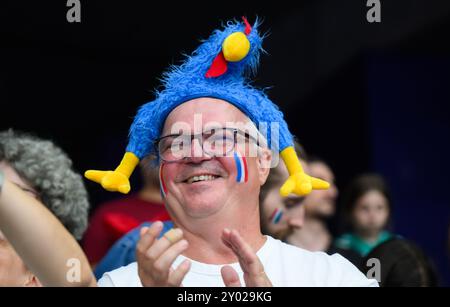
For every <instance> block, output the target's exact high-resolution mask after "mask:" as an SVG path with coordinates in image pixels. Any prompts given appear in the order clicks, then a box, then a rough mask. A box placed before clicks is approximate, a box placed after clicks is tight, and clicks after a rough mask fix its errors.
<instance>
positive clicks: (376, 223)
mask: <svg viewBox="0 0 450 307" xmlns="http://www.w3.org/2000/svg"><path fill="white" fill-rule="evenodd" d="M388 218H389V206H388V202H387V199H386V198H385V197H384V195H383V194H382V193H380V192H378V191H375V190H372V191H369V192H367V193H366V194H364V195H363V196H361V197H360V198H359V199H358V200H357V201H356V204H355V208H354V210H353V223H354V227H355V229H356V230H357V231H358V232H361V233H363V234H366V235H374V234H377V233H379V232H380V231H382V230H383V229H384V227H385V226H386V223H387V221H388Z"/></svg>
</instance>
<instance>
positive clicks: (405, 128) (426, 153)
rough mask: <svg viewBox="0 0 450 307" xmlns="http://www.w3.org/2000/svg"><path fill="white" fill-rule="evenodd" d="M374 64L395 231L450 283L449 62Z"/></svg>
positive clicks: (390, 59)
mask: <svg viewBox="0 0 450 307" xmlns="http://www.w3.org/2000/svg"><path fill="white" fill-rule="evenodd" d="M367 66H368V67H367V68H368V69H367V84H368V94H369V101H370V108H369V114H370V115H369V116H370V133H371V140H372V142H371V144H372V150H371V152H372V155H373V156H372V167H373V169H374V170H375V171H378V172H380V173H382V174H383V175H385V176H386V178H387V180H388V181H389V183H390V186H391V188H392V192H393V200H394V210H393V214H394V229H395V231H396V232H397V233H399V234H401V235H403V236H405V237H406V238H408V239H411V240H413V241H415V242H416V243H418V244H419V246H421V247H422V248H423V249H424V250H425V251H426V252H427V254H428V255H429V256H430V257H431V258H432V260H433V262H434V263H435V264H436V266H437V268H438V272H439V275H440V278H441V280H442V283H443V284H444V285H447V286H448V285H450V269H449V262H450V260H449V257H448V250H447V239H448V237H447V235H448V225H449V221H450V204H449V193H450V185H449V182H450V179H449V176H450V167H449V158H450V124H449V121H450V117H449V112H448V111H447V109H448V106H449V105H450V58H448V57H447V58H444V57H440V56H436V55H435V56H430V55H428V56H427V55H410V56H407V57H405V56H402V57H399V56H396V55H383V54H374V55H371V56H369V57H368V61H367Z"/></svg>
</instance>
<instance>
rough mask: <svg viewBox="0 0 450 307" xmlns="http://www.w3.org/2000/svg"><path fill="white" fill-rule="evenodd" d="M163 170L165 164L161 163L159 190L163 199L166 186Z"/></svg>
mask: <svg viewBox="0 0 450 307" xmlns="http://www.w3.org/2000/svg"><path fill="white" fill-rule="evenodd" d="M165 168H166V164H165V163H164V162H163V163H161V165H160V166H159V189H160V191H161V197H162V198H163V199H165V198H166V197H167V184H166V178H165V175H164V174H165Z"/></svg>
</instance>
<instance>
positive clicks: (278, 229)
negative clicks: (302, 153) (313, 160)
mask: <svg viewBox="0 0 450 307" xmlns="http://www.w3.org/2000/svg"><path fill="white" fill-rule="evenodd" d="M301 163H302V166H303V168H304V170H305V172H308V169H307V165H306V163H305V162H304V161H301ZM276 171H277V172H278V173H279V174H280V175H281V177H282V178H288V177H289V173H288V171H287V169H286V166H285V165H284V163H280V164H279V165H278V166H277V168H276ZM282 184H283V181H282V182H280V184H279V185H276V186H273V187H272V188H271V189H270V191H269V192H268V193H267V196H266V198H265V199H264V200H263V203H262V204H261V205H262V206H261V207H262V212H261V220H262V224H263V225H262V226H263V228H264V230H265V231H267V232H268V233H269V234H270V235H271V236H273V237H275V238H278V239H284V236H285V235H286V234H287V233H288V232H289V231H290V230H292V229H299V228H301V227H302V225H303V222H304V218H305V208H304V206H303V201H304V199H305V198H304V197H300V196H297V195H295V194H291V195H289V196H287V197H283V196H281V195H280V191H279V189H280V188H281V186H282Z"/></svg>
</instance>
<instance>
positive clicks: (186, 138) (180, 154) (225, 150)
mask: <svg viewBox="0 0 450 307" xmlns="http://www.w3.org/2000/svg"><path fill="white" fill-rule="evenodd" d="M193 140H197V141H198V143H199V146H200V147H201V149H202V151H201V152H200V153H197V151H196V150H194V156H196V155H198V154H200V156H203V154H205V155H208V156H210V157H226V156H228V155H229V154H230V153H231V152H232V151H233V150H234V149H235V147H236V145H241V144H246V143H248V142H249V141H252V142H253V143H254V144H256V145H258V140H257V139H256V138H255V137H253V136H251V135H250V134H248V133H246V132H244V131H241V130H239V129H236V128H215V129H210V130H207V131H203V132H202V133H199V134H170V135H166V136H163V137H161V138H159V139H157V140H156V141H155V145H156V148H158V153H159V157H160V158H161V159H162V160H163V161H165V162H175V161H179V160H182V159H185V158H188V157H192V155H193V153H192V146H193V144H194V142H193Z"/></svg>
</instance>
